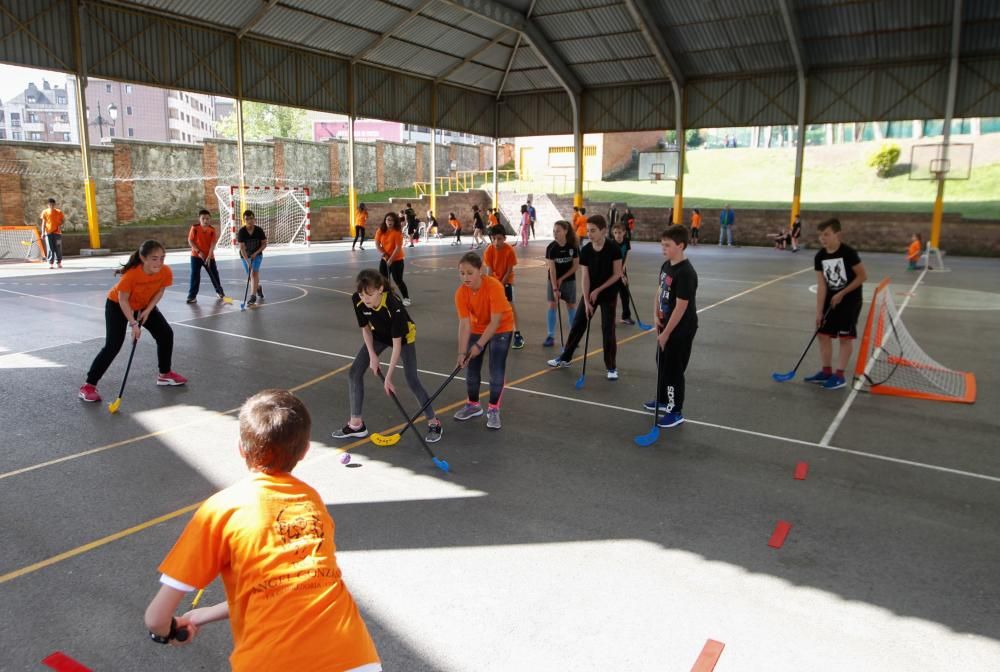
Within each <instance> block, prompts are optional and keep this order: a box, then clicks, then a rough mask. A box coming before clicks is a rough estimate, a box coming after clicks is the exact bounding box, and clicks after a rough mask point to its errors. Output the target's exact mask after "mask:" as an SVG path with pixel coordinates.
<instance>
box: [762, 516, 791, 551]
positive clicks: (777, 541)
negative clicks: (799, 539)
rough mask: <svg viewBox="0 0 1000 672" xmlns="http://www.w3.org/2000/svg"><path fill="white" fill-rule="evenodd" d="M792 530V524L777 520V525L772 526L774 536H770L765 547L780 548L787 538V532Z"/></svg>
mask: <svg viewBox="0 0 1000 672" xmlns="http://www.w3.org/2000/svg"><path fill="white" fill-rule="evenodd" d="M791 529H792V524H791V523H789V522H788V521H785V520H779V521H778V524H777V525H775V526H774V534H772V535H771V540H770V541H768V542H767V545H768V546H770V547H771V548H781V546H782V545H783V544H784V543H785V538H786V537H787V536H788V532H789V530H791Z"/></svg>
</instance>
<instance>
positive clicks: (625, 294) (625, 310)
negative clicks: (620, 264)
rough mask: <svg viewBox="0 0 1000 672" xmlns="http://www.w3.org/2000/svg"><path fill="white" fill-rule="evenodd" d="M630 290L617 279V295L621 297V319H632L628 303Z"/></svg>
mask: <svg viewBox="0 0 1000 672" xmlns="http://www.w3.org/2000/svg"><path fill="white" fill-rule="evenodd" d="M630 291H631V290H630V289H629V287H628V285H626V284H625V283H624V282H622V281H620V280H619V281H618V296H620V297H621V299H622V319H623V320H631V319H632V311H631V310H629V305H628V304H629V296H630V294H629V292H630Z"/></svg>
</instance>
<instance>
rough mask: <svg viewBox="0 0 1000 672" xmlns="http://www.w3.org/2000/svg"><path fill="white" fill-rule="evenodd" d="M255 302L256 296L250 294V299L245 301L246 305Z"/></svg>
mask: <svg viewBox="0 0 1000 672" xmlns="http://www.w3.org/2000/svg"><path fill="white" fill-rule="evenodd" d="M255 303H257V297H256V296H251V297H250V300H249V301H247V305H248V306H252V305H254V304H255Z"/></svg>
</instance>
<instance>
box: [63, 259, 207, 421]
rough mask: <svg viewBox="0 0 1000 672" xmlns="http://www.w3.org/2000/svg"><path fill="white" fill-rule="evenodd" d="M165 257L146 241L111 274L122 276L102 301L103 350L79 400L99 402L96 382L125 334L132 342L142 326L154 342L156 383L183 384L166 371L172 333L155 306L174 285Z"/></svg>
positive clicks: (118, 348)
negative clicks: (104, 331) (126, 333)
mask: <svg viewBox="0 0 1000 672" xmlns="http://www.w3.org/2000/svg"><path fill="white" fill-rule="evenodd" d="M166 254H167V253H166V251H165V250H164V248H163V245H161V244H160V243H158V242H156V241H155V240H147V241H146V242H144V243H143V244H142V245H140V246H139V249H138V250H136V251H135V252H133V253H132V256H131V257H129V258H128V261H126V262H125V265H124V266H122V267H121V268H119V269H118V270H117V271H115V275H121V276H122V277H121V278H120V279H119V280H118V282H117V283H115V286H114V287H112V288H111V291H110V292H108V298H107V301H105V302H104V324H105V327H106V333H105V337H104V347H103V348H101V351H100V352H99V353H97V357H95V358H94V361H93V363H92V364H91V365H90V370H89V371H87V382H86V383H84V384H83V386H82V387H80V393H79V397H80V398H81V399H83V400H84V401H90V402H97V401H100V400H101V395H100V394H98V393H97V383H98V382H100V380H101V378H102V377H103V376H104V373H105V372H106V371H107V370H108V367H109V366H111V362H113V361H115V356H116V355H117V354H118V351H119V350H121V349H122V344H123V343H125V332H126V331H128V332H129V334H130V335H131V336H132V340H133V341H138V340H139V336H141V335H142V327H146V329H147V330H148V331H149V333H151V334H152V335H153V340H155V341H156V359H157V364H158V365H159V370H160V374H159V375H158V376H157V377H156V384H157V385H183V384H184V383H186V382H187V378H185V377H184V376H181V375H179V374H177V373H174V372H173V371H171V370H170V364H171V361H170V360H171V358H172V357H173V352H174V332H173V329H171V328H170V325H169V324H167V320H166V318H164V317H163V313H161V312H160V309H159V308H157V307H156V304H157V303H159V302H160V299H162V298H163V292H164V291H166V288H167V287H169V286H170V285H172V284H173V282H174V274H173V272H172V271H171V270H170V267H169V266H167V265H165V264H164V263H163V260H164V259H165V258H166Z"/></svg>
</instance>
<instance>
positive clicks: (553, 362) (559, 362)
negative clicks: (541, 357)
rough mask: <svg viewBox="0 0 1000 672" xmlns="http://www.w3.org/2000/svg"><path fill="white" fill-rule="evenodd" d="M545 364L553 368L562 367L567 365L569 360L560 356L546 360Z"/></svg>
mask: <svg viewBox="0 0 1000 672" xmlns="http://www.w3.org/2000/svg"><path fill="white" fill-rule="evenodd" d="M546 364H548V365H549V366H551V367H552V368H553V369H564V368H566V367H567V366H569V362H567V361H566V360H565V359H563V358H562V357H556V358H555V359H550V360H549V361H547V362H546Z"/></svg>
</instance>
